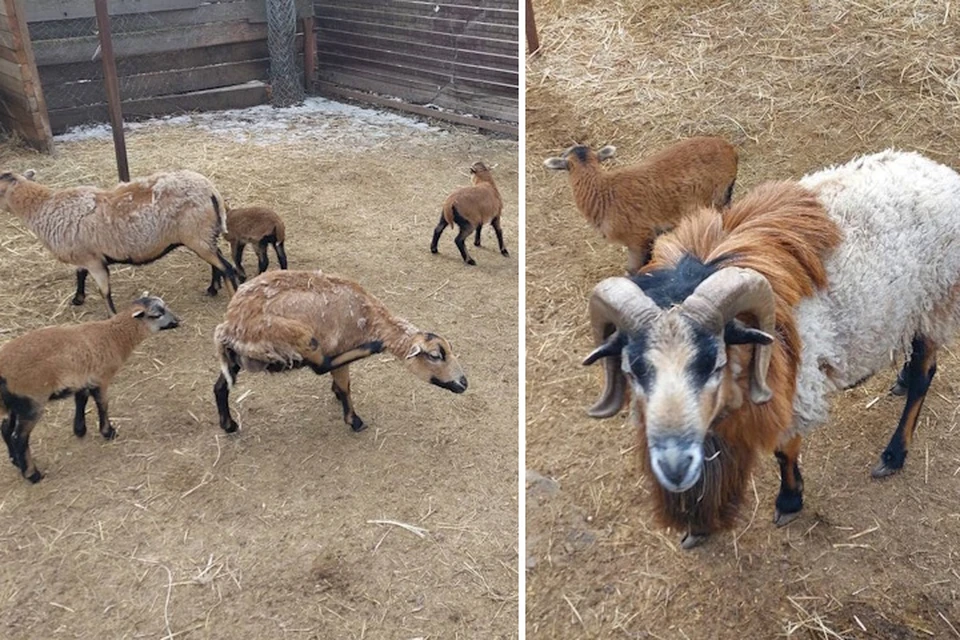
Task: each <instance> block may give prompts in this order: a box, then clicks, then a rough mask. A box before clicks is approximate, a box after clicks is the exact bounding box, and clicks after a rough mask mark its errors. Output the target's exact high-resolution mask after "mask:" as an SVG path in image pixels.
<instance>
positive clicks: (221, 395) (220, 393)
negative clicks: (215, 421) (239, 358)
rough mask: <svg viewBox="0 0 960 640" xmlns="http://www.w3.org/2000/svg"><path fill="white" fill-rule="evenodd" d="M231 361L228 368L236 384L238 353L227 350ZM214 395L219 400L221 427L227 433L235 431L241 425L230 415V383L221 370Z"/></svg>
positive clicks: (218, 408)
mask: <svg viewBox="0 0 960 640" xmlns="http://www.w3.org/2000/svg"><path fill="white" fill-rule="evenodd" d="M227 358H228V360H229V363H228V364H227V368H228V370H229V372H230V378H231V379H232V380H233V382H234V384H236V382H237V375H238V374H239V373H240V365H239V364H237V362H236V353H234V352H233V351H231V350H229V349H228V350H227ZM213 397H214V398H216V400H217V414H218V415H219V416H220V428H221V429H223V430H224V431H226V432H227V433H233V432H234V431H236V430H237V429H238V428H239V425H238V424H237V423H236V421H235V420H234V419H233V416H231V415H230V385H229V384H227V377H226V376H225V375H224V374H223V372H220V377H218V378H217V382H216V383H215V384H214V385H213Z"/></svg>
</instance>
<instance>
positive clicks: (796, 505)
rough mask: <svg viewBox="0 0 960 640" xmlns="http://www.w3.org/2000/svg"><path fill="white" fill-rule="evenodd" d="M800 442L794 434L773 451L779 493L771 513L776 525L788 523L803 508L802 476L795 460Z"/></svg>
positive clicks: (798, 455) (799, 438)
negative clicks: (775, 457)
mask: <svg viewBox="0 0 960 640" xmlns="http://www.w3.org/2000/svg"><path fill="white" fill-rule="evenodd" d="M801 444H802V438H801V437H800V436H794V437H793V438H791V439H790V441H789V442H787V443H786V444H785V445H784V446H782V447H780V448H779V449H777V450H776V452H775V453H774V455H776V456H777V464H779V465H780V493H779V494H777V509H776V511H775V512H774V514H773V523H774V524H775V525H777V526H778V527H782V526H784V525H787V524H790V523H791V522H792V521H793V520H794V519H795V518H796V517H797V516H799V515H800V510H801V509H803V476H802V475H800V465H799V464H798V462H797V460H798V459H799V457H800V445H801Z"/></svg>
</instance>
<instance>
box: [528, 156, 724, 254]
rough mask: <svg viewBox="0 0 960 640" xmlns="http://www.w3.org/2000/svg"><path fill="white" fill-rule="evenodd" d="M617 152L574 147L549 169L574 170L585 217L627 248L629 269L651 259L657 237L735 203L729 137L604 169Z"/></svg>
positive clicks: (553, 160) (572, 179)
mask: <svg viewBox="0 0 960 640" xmlns="http://www.w3.org/2000/svg"><path fill="white" fill-rule="evenodd" d="M615 153H616V148H615V147H612V146H606V147H603V148H602V149H600V150H599V151H594V150H593V149H591V148H590V147H587V146H583V145H581V146H575V147H570V148H569V149H567V150H566V151H564V153H563V155H562V156H561V157H559V158H547V160H546V161H544V166H546V167H547V168H548V169H554V170H557V171H569V172H570V186H571V188H572V189H573V197H574V199H575V200H576V203H577V208H578V209H579V210H580V213H581V214H583V217H585V218H586V219H587V221H588V222H590V223H591V224H592V225H593V226H595V227H596V228H597V229H599V230H600V233H602V234H603V237H604V238H606V239H607V240H608V241H610V242H612V243H615V244H620V245H623V246H625V247H627V271H628V272H630V273H636V272H637V270H638V269H640V267H642V266H643V265H644V264H646V263H647V261H648V260H649V259H650V252H651V250H652V248H653V243H654V241H655V240H656V238H657V236H658V235H659V234H661V233H663V232H665V231H668V230H670V229H672V228H673V227H674V226H675V225H676V224H677V223H678V222H679V221H680V219H681V218H682V217H683V216H685V215H687V214H690V213H693V212H695V211H696V210H697V209H699V208H700V207H717V208H723V207H726V206H727V205H729V204H730V200H731V198H732V197H733V186H734V182H735V181H736V179H737V150H736V149H734V147H733V145H731V144H730V143H729V142H727V141H726V140H724V139H723V138H713V137H699V138H690V139H688V140H683V141H681V142H677V143H675V144H672V145H670V146H669V147H667V148H665V149H662V150H661V151H658V152H657V153H655V154H653V155H651V156H649V157H647V158H644V159H643V160H642V161H640V162H639V163H637V164H633V165H629V166H626V167H617V168H615V169H609V170H604V169H603V168H602V167H601V166H600V163H601V162H603V161H605V160H609V159H610V158H613V157H614V154H615Z"/></svg>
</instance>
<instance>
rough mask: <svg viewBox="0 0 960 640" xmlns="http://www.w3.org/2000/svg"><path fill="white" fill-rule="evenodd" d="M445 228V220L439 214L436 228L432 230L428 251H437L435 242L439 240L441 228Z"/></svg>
mask: <svg viewBox="0 0 960 640" xmlns="http://www.w3.org/2000/svg"><path fill="white" fill-rule="evenodd" d="M446 228H447V221H446V220H445V219H444V217H443V216H442V215H441V216H440V222H438V223H437V226H436V228H435V229H434V230H433V240H431V241H430V253H436V252H437V244H438V243H439V242H440V235H441V234H442V233H443V230H444V229H446Z"/></svg>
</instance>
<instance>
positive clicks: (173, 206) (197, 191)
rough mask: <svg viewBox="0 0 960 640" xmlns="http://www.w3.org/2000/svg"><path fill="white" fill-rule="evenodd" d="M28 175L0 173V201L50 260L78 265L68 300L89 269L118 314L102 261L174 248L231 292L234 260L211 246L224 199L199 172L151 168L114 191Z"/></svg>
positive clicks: (155, 255) (149, 256)
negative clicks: (48, 182)
mask: <svg viewBox="0 0 960 640" xmlns="http://www.w3.org/2000/svg"><path fill="white" fill-rule="evenodd" d="M32 178H33V172H32V171H28V172H26V173H25V174H24V175H19V174H16V173H9V172H8V173H4V174H0V199H2V201H3V204H4V207H5V208H6V209H7V211H9V212H10V213H12V214H13V215H15V216H17V217H18V218H20V219H21V220H23V222H24V223H25V224H26V225H27V227H28V228H29V229H30V231H32V232H33V233H34V234H35V235H36V236H37V238H39V240H40V241H41V242H42V243H43V244H44V246H46V247H47V249H49V250H50V252H51V253H53V255H54V257H56V258H57V259H58V260H60V261H61V262H65V263H67V264H72V265H74V266H76V267H77V292H76V295H74V297H73V304H75V305H80V304H83V302H84V299H85V298H86V294H85V287H86V278H87V274H88V273H89V274H91V275H93V278H94V280H95V281H96V283H97V287H98V288H99V289H100V293H101V294H103V297H104V299H105V300H106V303H107V307H108V309H109V311H110V313H111V314H113V313H116V307H115V306H114V304H113V297H112V296H111V294H110V273H109V270H108V266H109V265H111V264H135V265H139V264H148V263H150V262H153V261H154V260H157V259H159V258H161V257H163V256H165V255H166V254H167V253H169V252H170V251H173V250H174V249H176V248H177V247H180V246H184V247H187V248H188V249H190V250H191V251H193V252H194V253H195V254H197V255H198V256H200V258H202V259H203V260H204V261H206V262H207V263H209V264H210V265H211V266H212V267H213V268H214V269H217V270H219V271H220V272H221V273H222V275H223V276H224V277H225V278H226V279H227V280H228V281H229V282H230V286H231V292H232V291H233V290H235V289H236V285H237V282H236V275H235V273H234V268H233V265H231V264H230V262H229V261H228V260H227V259H226V258H224V257H223V254H222V253H221V252H220V249H219V248H218V247H217V238H219V236H220V233H222V232H223V231H224V230H225V229H226V224H227V223H226V210H225V208H224V205H223V198H221V197H220V193H219V192H218V191H217V189H216V187H214V186H213V183H211V182H210V181H209V180H208V179H206V178H205V177H203V176H202V175H200V174H199V173H195V172H193V171H171V172H167V173H157V174H154V175H151V176H148V177H146V178H139V179H137V180H133V181H131V182H125V183H121V184H119V185H117V186H116V187H114V188H113V189H99V188H97V187H73V188H70V189H61V190H54V189H51V188H50V187H46V186H44V185H42V184H39V183H37V182H34V181H33V179H32Z"/></svg>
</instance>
